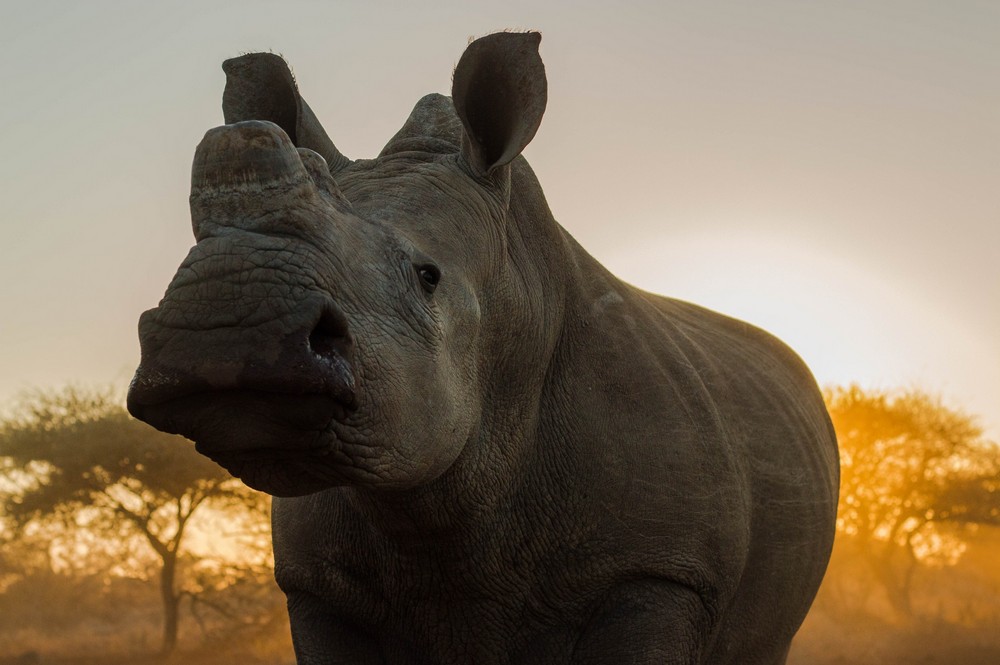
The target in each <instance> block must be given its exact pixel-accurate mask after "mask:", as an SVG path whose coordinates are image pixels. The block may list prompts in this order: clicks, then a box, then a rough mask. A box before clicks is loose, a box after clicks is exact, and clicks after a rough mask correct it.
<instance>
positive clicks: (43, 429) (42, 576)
mask: <svg viewBox="0 0 1000 665" xmlns="http://www.w3.org/2000/svg"><path fill="white" fill-rule="evenodd" d="M826 398H827V403H828V405H829V407H830V412H831V415H832V418H833V421H834V426H835V428H836V430H837V434H838V438H839V441H840V445H841V454H842V464H841V465H842V490H841V498H840V507H839V521H838V525H837V527H838V537H837V542H836V545H835V547H834V553H833V560H832V562H831V565H830V569H829V572H828V574H827V577H826V580H825V581H824V584H823V587H822V588H821V590H820V594H819V597H818V598H817V601H816V603H815V605H814V607H813V610H812V612H811V613H810V615H809V617H808V618H807V619H806V622H805V624H804V626H803V628H802V630H801V631H800V633H799V635H798V637H797V638H796V641H795V643H794V644H793V647H792V653H791V657H790V659H789V662H790V663H793V664H795V665H805V664H807V663H808V664H816V665H824V664H831V665H832V664H834V663H838V664H840V663H845V664H846V663H851V664H858V665H863V664H864V665H867V664H872V665H874V664H879V665H882V664H885V665H894V664H897V663H899V664H902V663H915V662H920V663H942V664H944V663H962V664H967V665H978V664H984V665H985V664H986V663H990V664H994V663H998V662H1000V564H998V562H1000V447H998V446H997V445H996V444H994V443H992V442H989V441H986V440H984V439H983V436H982V432H981V430H980V429H979V428H978V427H977V425H976V421H975V419H974V418H972V417H970V416H968V415H966V414H964V413H961V412H959V411H956V410H954V409H952V408H949V407H947V406H945V405H943V404H942V403H941V402H940V401H938V400H936V399H935V398H933V397H931V396H929V395H927V394H924V393H922V392H919V391H906V392H885V391H868V390H863V389H861V388H858V387H856V386H851V387H844V388H833V389H830V390H828V391H827V393H826ZM9 414H10V415H8V416H7V417H6V418H4V419H3V422H2V423H0V664H2V663H21V664H27V663H39V664H41V663H64V664H65V663H75V664H77V665H98V664H102V665H105V664H117V663H143V662H166V663H185V665H199V664H201V663H205V664H207V663H221V662H241V663H243V664H244V665H265V664H267V665H279V664H280V665H284V664H286V663H292V662H294V658H293V657H292V655H291V645H290V639H289V636H288V625H287V620H286V618H285V614H284V600H283V597H282V596H281V593H280V591H279V590H278V589H277V587H276V586H275V584H274V582H273V580H272V576H271V570H272V560H271V558H270V547H269V529H268V519H267V512H268V500H267V497H266V496H263V495H261V494H258V493H256V492H253V491H251V490H248V489H247V488H246V487H245V486H243V485H242V484H240V483H239V482H237V481H235V480H234V479H232V478H231V477H229V476H228V475H227V474H226V473H225V472H224V471H222V470H221V469H220V468H219V467H217V466H215V465H214V464H213V463H212V462H210V461H208V460H207V459H206V458H203V457H201V456H200V455H198V454H197V453H196V452H195V450H194V447H193V445H192V444H191V443H190V442H187V441H185V440H183V439H181V438H180V437H175V436H170V435H166V434H162V433H160V432H157V431H155V430H153V429H151V428H149V427H148V426H146V425H144V424H142V423H140V422H138V421H136V420H134V419H132V418H130V417H129V416H128V414H127V412H126V411H125V409H124V407H123V406H122V400H121V399H120V395H118V393H116V392H115V391H113V390H110V389H108V390H82V389H75V388H70V389H66V390H63V391H49V392H35V393H32V394H27V395H25V396H24V397H23V398H22V399H21V400H20V401H19V402H18V403H17V404H15V405H13V407H12V408H11V409H10V411H9Z"/></svg>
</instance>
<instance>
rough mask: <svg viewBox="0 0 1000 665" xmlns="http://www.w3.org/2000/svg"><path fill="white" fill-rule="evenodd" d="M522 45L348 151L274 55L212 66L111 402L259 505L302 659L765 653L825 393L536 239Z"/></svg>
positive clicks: (817, 501) (819, 521)
mask: <svg viewBox="0 0 1000 665" xmlns="http://www.w3.org/2000/svg"><path fill="white" fill-rule="evenodd" d="M538 43H539V36H538V35H537V34H533V33H529V34H507V33H504V34H496V35H491V36H489V37H485V38H483V39H480V40H477V41H475V42H473V43H472V44H471V45H470V46H469V47H468V49H467V51H466V52H465V54H464V55H463V57H462V59H461V61H460V62H459V64H458V66H457V69H456V72H455V78H454V87H453V90H452V99H449V98H447V97H443V96H440V95H429V96H427V97H425V98H423V99H422V100H420V102H418V104H417V106H416V108H415V109H414V110H413V113H412V114H411V116H410V118H409V119H408V120H407V121H406V124H405V125H404V127H403V129H402V130H401V131H400V132H399V133H398V134H397V135H396V136H395V137H393V139H392V140H391V141H390V142H389V144H388V145H387V146H386V147H385V149H384V150H383V151H382V153H381V154H380V155H379V156H378V157H377V158H376V159H374V160H358V161H351V160H349V159H347V158H346V157H344V156H343V155H341V154H340V153H339V152H338V151H337V149H336V148H335V147H334V145H333V143H332V142H331V141H330V139H329V138H328V137H327V135H326V133H325V132H324V130H323V129H322V128H321V127H320V125H319V123H318V122H317V120H316V118H315V116H314V115H313V114H312V111H310V110H309V107H308V106H307V105H306V104H305V102H304V101H303V100H302V99H301V97H300V96H299V94H298V90H297V87H296V85H295V83H294V82H293V81H292V78H291V75H290V74H289V72H288V69H287V67H286V65H285V64H284V62H283V61H282V60H281V59H280V58H278V57H277V56H273V55H270V54H253V55H248V56H244V57H242V58H237V59H235V60H230V61H228V62H226V63H225V65H224V69H225V71H226V73H227V75H228V83H227V87H226V92H225V97H224V111H225V117H226V122H227V123H229V124H227V125H226V126H224V127H220V128H217V129H213V130H212V131H210V132H209V133H208V134H207V135H206V136H205V139H204V140H203V141H202V143H201V144H200V145H199V147H198V151H197V154H196V157H195V163H194V169H193V184H192V193H191V210H192V217H193V221H194V232H195V237H196V239H197V244H196V245H195V246H194V248H193V249H192V250H191V252H190V254H189V255H188V257H187V259H186V260H185V261H184V263H183V265H182V266H181V268H180V270H179V271H178V273H177V275H176V277H175V278H174V280H173V281H172V282H171V284H170V286H169V287H168V289H167V292H166V295H165V296H164V298H163V300H162V301H161V303H160V305H159V306H158V307H157V308H156V309H153V310H150V311H149V312H146V313H145V314H144V315H143V316H142V319H141V321H140V324H139V332H140V338H141V342H142V363H141V365H140V367H139V369H138V371H137V373H136V377H135V379H134V381H133V385H132V388H131V391H130V395H129V408H130V409H131V411H132V413H134V414H135V415H136V416H137V417H139V418H142V419H144V420H146V421H148V422H150V423H152V424H154V425H155V426H157V427H159V428H161V429H165V430H167V431H171V432H179V433H182V434H184V435H186V436H188V437H190V438H192V439H193V440H194V441H195V442H196V443H197V448H198V450H199V451H201V452H202V453H204V454H205V455H208V456H209V457H211V458H212V459H214V460H216V461H218V462H219V463H220V464H222V465H223V466H225V467H226V468H227V469H229V470H230V471H231V472H232V473H234V474H235V475H237V476H239V477H240V478H242V479H243V480H244V481H245V482H246V483H247V484H248V485H250V486H252V487H256V488H258V489H261V490H263V491H265V492H269V493H271V494H273V495H275V496H276V497H280V498H275V501H274V519H273V521H274V549H275V559H276V564H277V565H276V575H277V579H278V583H279V584H280V585H281V588H282V589H283V590H284V591H285V593H286V594H287V596H288V609H289V612H290V615H291V622H292V632H293V637H294V640H295V650H296V654H297V657H298V661H299V663H303V664H306V663H309V664H313V663H392V664H397V663H475V664H479V665H483V664H489V663H544V664H552V663H616V664H617V663H712V664H716V665H721V664H723V663H739V664H741V665H754V664H761V665H764V664H767V665H772V664H776V663H783V662H784V661H785V658H786V654H787V651H788V647H789V643H790V641H791V639H792V636H793V634H794V633H795V631H796V629H797V628H798V626H799V624H800V622H801V621H802V618H803V617H804V616H805V614H806V611H807V609H808V608H809V605H810V603H811V601H812V599H813V596H814V594H815V592H816V589H817V587H818V585H819V582H820V579H821V578H822V576H823V572H824V569H825V567H826V563H827V559H828V555H829V552H830V547H831V542H832V538H833V530H834V513H835V507H836V504H837V483H838V477H837V450H836V443H835V440H834V435H833V432H832V430H831V427H830V423H829V420H828V417H827V414H826V411H825V410H824V407H823V402H822V400H821V398H820V395H819V393H818V391H817V389H816V386H815V383H814V381H813V379H812V378H811V376H810V374H809V372H808V370H807V369H806V368H805V366H803V364H802V362H801V361H800V360H799V359H798V358H797V357H796V356H795V355H794V354H793V353H792V352H791V351H789V350H788V349H787V348H786V347H785V346H784V345H782V344H781V342H779V341H777V340H776V339H774V338H773V337H771V336H769V335H768V334H766V333H764V332H762V331H760V330H758V329H756V328H753V327H752V326H750V325H747V324H746V323H743V322H740V321H736V320H733V319H730V318H726V317H724V316H722V315H720V314H716V313H714V312H710V311H707V310H705V309H702V308H699V307H697V306H695V305H691V304H688V303H684V302H679V301H677V300H671V299H667V298H662V297H659V296H655V295H651V294H649V293H644V292H642V291H640V290H638V289H636V288H634V287H632V286H629V285H627V284H624V283H622V282H621V281H619V280H618V279H616V278H615V277H614V276H613V275H611V274H609V273H608V272H607V271H606V270H605V269H604V268H603V267H601V265H600V264H598V263H597V261H595V260H594V259H593V258H592V257H591V256H590V255H588V254H587V253H586V252H585V251H584V250H583V249H581V248H580V246H579V245H577V244H576V243H575V242H574V241H573V239H572V238H571V237H570V236H569V234H567V233H566V231H565V230H563V229H562V228H561V227H560V226H559V225H558V224H557V223H556V222H555V220H554V219H553V218H552V215H551V213H550V212H549V210H548V207H547V205H546V202H545V198H544V196H543V194H542V190H541V189H540V187H539V185H538V183H537V181H536V180H535V177H534V175H533V174H532V172H531V169H530V168H529V167H528V164H527V163H526V162H525V161H524V159H523V158H522V157H519V154H520V152H521V150H522V149H523V148H524V146H525V145H526V144H527V143H528V142H529V141H530V140H531V138H532V136H533V135H534V133H535V131H536V129H537V128H538V124H539V122H540V121H541V117H542V113H543V111H544V107H545V98H546V83H545V73H544V69H543V67H542V63H541V60H540V59H539V57H538ZM453 102H454V103H453ZM596 167H597V165H595V168H596ZM600 167H601V168H621V167H620V166H619V165H617V164H614V163H610V162H609V163H608V164H604V165H601V166H600ZM582 195H584V196H586V195H588V193H582ZM590 195H603V194H597V193H591V194H590ZM656 195H657V192H650V196H656Z"/></svg>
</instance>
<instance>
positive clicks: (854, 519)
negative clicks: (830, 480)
mask: <svg viewBox="0 0 1000 665" xmlns="http://www.w3.org/2000/svg"><path fill="white" fill-rule="evenodd" d="M826 400H827V406H828V407H829V409H830V415H831V418H832V420H833V424H834V428H835V429H836V431H837V438H838V441H839V444H840V455H841V488H840V505H839V510H838V525H837V526H838V530H839V532H840V533H839V534H838V536H839V538H838V548H839V550H840V552H839V554H840V555H841V556H843V554H844V552H845V551H846V550H847V549H849V548H850V549H853V550H854V551H855V552H857V553H858V554H859V555H861V556H864V557H865V558H866V560H867V561H868V562H869V563H870V565H871V566H873V568H874V572H875V578H876V579H877V580H878V581H879V582H880V583H881V584H882V585H883V586H884V588H885V590H886V593H887V597H888V599H889V601H890V602H891V603H892V605H893V606H894V607H895V609H896V610H898V611H899V612H900V613H903V614H907V615H909V614H910V613H911V604H910V598H911V586H912V581H913V575H914V571H915V570H916V569H917V566H918V563H919V562H920V561H921V560H930V559H934V558H937V559H938V560H939V561H942V562H948V561H949V559H952V560H953V559H954V558H955V557H956V556H957V555H958V554H960V551H961V540H960V537H961V534H962V530H963V529H965V528H968V526H969V525H972V524H993V525H997V524H1000V488H998V482H997V473H998V470H1000V455H998V448H997V446H996V445H994V444H990V443H988V442H986V441H984V440H983V439H982V430H981V429H980V428H979V427H978V425H977V424H976V422H975V420H974V419H973V418H972V417H970V416H968V415H966V414H964V413H961V412H959V411H956V410H953V409H950V408H948V407H946V406H944V405H942V404H941V402H940V400H937V399H935V398H933V397H931V396H929V395H927V394H925V393H922V392H919V391H909V392H899V393H890V392H885V391H866V390H863V389H861V388H859V387H858V386H850V387H847V388H834V389H830V390H828V391H827V393H826Z"/></svg>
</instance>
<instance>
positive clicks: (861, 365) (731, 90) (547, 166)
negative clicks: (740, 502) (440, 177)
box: [0, 0, 1000, 440]
mask: <svg viewBox="0 0 1000 665" xmlns="http://www.w3.org/2000/svg"><path fill="white" fill-rule="evenodd" d="M508 28H509V29H535V30H539V31H541V33H542V35H543V38H542V43H541V54H542V58H543V60H544V62H545V66H546V71H547V74H548V82H549V88H548V90H549V102H548V107H547V110H546V113H545V117H544V119H543V121H542V125H541V128H540V129H539V131H538V133H537V135H536V136H535V139H534V141H533V142H532V143H531V144H530V145H529V146H528V148H527V149H526V150H525V153H524V154H525V156H526V157H527V159H528V160H529V162H530V163H531V164H532V167H533V168H534V170H535V172H536V174H537V175H538V178H539V180H540V182H541V183H542V186H543V188H544V189H545V192H546V196H547V198H548V201H549V205H550V207H551V208H552V210H553V212H554V214H555V216H556V218H557V219H558V220H559V222H560V223H561V224H562V225H563V226H564V227H565V228H566V229H567V230H568V231H569V232H570V233H571V234H573V235H574V236H575V237H576V238H577V240H579V241H580V243H581V244H582V245H583V246H584V247H585V248H587V249H588V250H589V251H590V252H591V253H592V254H594V255H595V256H596V257H597V258H598V259H599V260H601V261H602V262H603V263H604V264H605V265H606V266H607V267H609V268H610V269H611V270H612V271H613V272H615V273H616V274H618V275H619V276H620V277H622V278H623V279H625V280H626V281H629V282H631V283H633V284H636V285H638V286H641V287H643V288H645V289H648V290H651V291H654V292H657V293H662V294H664V295H669V296H673V297H677V298H681V299H684V300H690V301H693V302H697V303H699V304H702V305H705V306H707V307H710V308H712V309H715V310H718V311H722V312H724V313H727V314H730V315H734V316H737V317H739V318H742V319H745V320H747V321H749V322H751V323H754V324H756V325H758V326H761V327H763V328H765V329H767V330H769V331H771V332H772V333H774V334H776V335H778V336H779V337H780V338H782V339H783V340H784V341H785V342H787V343H788V344H790V345H791V346H792V347H793V348H794V349H795V350H796V351H798V353H799V354H800V355H801V356H802V357H803V358H804V359H805V360H806V362H807V363H808V364H809V365H810V367H811V368H812V370H813V372H814V374H815V375H816V377H817V379H818V381H819V382H820V383H821V384H823V385H833V384H846V383H850V382H858V383H860V384H861V385H863V386H866V387H871V388H887V389H892V388H920V389H923V390H926V391H929V392H931V393H934V394H939V395H941V396H942V398H943V399H944V402H945V403H946V404H948V405H950V406H954V407H957V408H961V409H963V410H965V411H967V412H969V413H972V414H974V415H977V416H978V417H979V418H980V422H981V423H982V424H983V425H984V426H985V427H986V429H987V434H988V435H989V436H990V437H991V438H993V439H994V440H1000V343H998V340H1000V122H998V118H1000V76H997V66H998V65H1000V38H998V37H1000V3H997V2H994V1H992V0H989V1H982V2H974V1H970V0H954V1H952V2H948V3H942V2H937V1H924V0H899V1H880V0H863V1H862V0H858V1H855V0H841V1H838V2H832V1H829V2H800V1H776V0H758V1H756V2H753V3H748V2H741V1H735V0H730V1H725V2H723V1H720V0H707V1H701V2H693V1H692V2H673V1H665V0H659V1H656V2H640V1H632V2H621V3H607V2H588V1H582V0H577V1H575V2H562V1H546V2H540V1H534V2H525V1H522V0H509V1H505V2H503V3H496V2H494V3H478V2H470V1H468V0H466V1H462V2H457V1H448V2H422V3H402V2H399V3H390V2H377V1H374V0H369V1H367V2H364V1H354V0H342V1H336V2H334V1H327V2H309V1H305V0H299V1H285V2H280V3H279V2H273V1H272V2H258V1H254V0H246V1H243V2H238V3H237V2H213V1H212V0H200V1H198V2H158V3H138V2H111V1H101V0H94V1H89V2H86V3H84V2H69V1H65V2H53V1H47V0H35V1H33V2H31V3H24V2H12V1H10V0H0V100H2V103H0V230H2V241H0V403H9V402H10V401H11V400H13V399H14V397H15V396H16V395H17V394H18V393H19V392H20V391H23V390H25V389H30V388H36V387H40V388H49V387H57V386H60V385H63V384H65V383H67V382H75V383H86V384H107V383H109V382H116V383H119V384H121V385H124V384H125V383H127V381H128V379H129V378H130V376H131V373H132V371H133V370H134V368H135V366H136V364H137V363H138V358H139V345H138V339H137V336H136V321H137V318H138V316H139V314H140V312H142V311H143V310H145V309H148V308H150V307H153V306H154V305H155V304H156V303H157V301H158V300H159V298H160V297H161V296H162V294H163V290H164V288H165V286H166V284H167V282H168V281H169V279H170V277H171V276H172V275H173V272H174V271H175V269H176V267H177V265H178V264H179V263H180V261H181V259H182V258H183V257H184V255H185V254H186V251H187V249H188V247H189V246H190V245H191V244H192V242H193V238H192V236H191V231H190V216H189V211H188V206H187V196H188V193H189V187H190V165H191V159H192V157H193V154H194V148H195V146H196V145H197V143H198V141H199V140H200V138H201V136H202V135H203V134H204V132H205V131H207V130H208V129H210V128H212V127H214V126H217V125H220V124H222V122H223V119H222V111H221V98H222V90H223V87H224V85H225V76H224V74H223V73H222V70H221V68H220V64H221V62H222V61H223V60H224V59H226V58H228V57H232V56H234V55H239V54H241V53H245V52H248V51H268V50H269V51H274V52H277V53H281V54H283V55H284V56H285V57H286V58H287V60H288V61H289V62H290V64H291V66H292V68H293V70H294V71H295V74H296V77H297V80H298V82H299V85H300V89H301V91H302V93H303V95H304V97H305V98H306V99H307V100H308V101H309V104H310V106H311V107H312V108H313V110H314V111H315V112H316V114H317V116H318V117H319V118H320V120H321V121H322V122H323V124H324V125H325V127H326V129H327V131H328V133H329V134H330V135H331V137H332V138H333V140H334V142H335V143H336V144H337V146H338V147H339V148H340V150H341V151H342V152H343V153H345V154H346V155H348V156H349V157H353V158H358V157H373V156H375V155H376V154H377V153H378V152H379V150H380V149H381V147H382V145H383V144H384V143H385V142H386V141H387V140H388V139H389V137H391V136H392V135H393V133H395V131H396V130H397V129H398V128H399V126H400V125H401V124H402V122H403V121H404V120H405V118H406V116H407V115H408V114H409V111H410V109H411V108H412V106H413V104H414V103H415V102H416V101H417V100H418V99H419V98H420V97H421V96H423V95H424V94H426V93H429V92H442V93H445V94H447V93H448V92H449V90H450V77H451V71H452V69H453V67H454V65H455V63H456V62H457V61H458V58H459V56H460V55H461V52H462V50H463V49H464V47H465V45H466V44H467V42H468V40H469V38H470V37H474V36H481V35H483V34H487V33H489V32H493V31H495V30H500V29H508Z"/></svg>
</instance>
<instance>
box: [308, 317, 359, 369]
mask: <svg viewBox="0 0 1000 665" xmlns="http://www.w3.org/2000/svg"><path fill="white" fill-rule="evenodd" d="M350 346H351V335H350V333H349V332H348V328H347V318H346V317H345V316H344V314H343V312H341V311H340V310H339V309H338V308H337V307H335V306H334V305H333V304H332V303H329V304H327V305H326V306H325V307H324V308H323V311H322V313H321V314H320V317H319V321H317V322H316V325H315V326H314V327H313V329H312V332H311V333H309V348H310V349H312V351H313V353H315V354H317V355H319V356H325V357H329V356H333V355H339V356H341V357H343V358H346V357H347V355H348V351H349V349H350Z"/></svg>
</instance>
